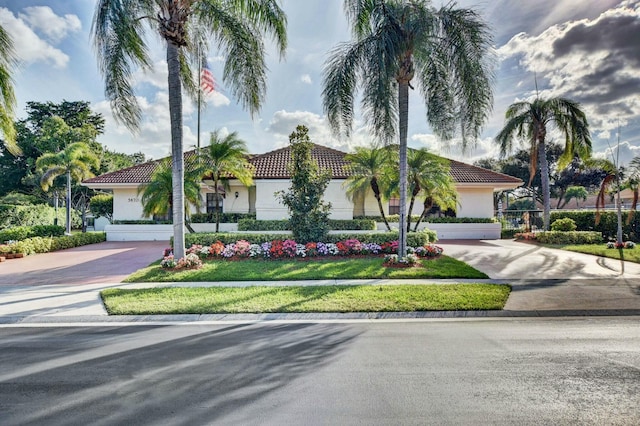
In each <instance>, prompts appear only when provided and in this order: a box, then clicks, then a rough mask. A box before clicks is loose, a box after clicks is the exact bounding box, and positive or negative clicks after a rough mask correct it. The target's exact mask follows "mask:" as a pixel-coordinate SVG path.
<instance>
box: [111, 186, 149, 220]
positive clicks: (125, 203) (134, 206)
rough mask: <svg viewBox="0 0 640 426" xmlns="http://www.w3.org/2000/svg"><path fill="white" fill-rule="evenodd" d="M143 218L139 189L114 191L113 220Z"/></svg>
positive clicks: (115, 189) (118, 189)
mask: <svg viewBox="0 0 640 426" xmlns="http://www.w3.org/2000/svg"><path fill="white" fill-rule="evenodd" d="M143 217H144V216H143V215H142V203H141V202H140V196H139V195H138V189H137V188H114V189H113V220H140V219H142V218H143Z"/></svg>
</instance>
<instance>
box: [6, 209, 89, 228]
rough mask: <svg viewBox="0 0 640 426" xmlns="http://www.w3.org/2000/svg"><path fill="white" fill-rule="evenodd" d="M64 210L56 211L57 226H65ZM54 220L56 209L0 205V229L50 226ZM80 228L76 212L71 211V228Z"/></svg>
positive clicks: (79, 220) (78, 215) (80, 220)
mask: <svg viewBox="0 0 640 426" xmlns="http://www.w3.org/2000/svg"><path fill="white" fill-rule="evenodd" d="M65 215H66V213H65V209H64V208H59V209H58V216H57V217H58V224H60V225H64V224H65V220H66V219H65ZM55 218H56V209H55V208H53V207H51V206H49V205H46V204H37V205H30V206H14V205H8V204H0V229H8V228H13V227H14V226H36V225H52V224H53V223H54V219H55ZM81 226H82V219H81V218H80V214H79V213H78V212H77V211H76V210H73V209H72V210H71V227H72V228H74V229H78V228H80V227H81Z"/></svg>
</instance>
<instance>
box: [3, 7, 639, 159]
mask: <svg viewBox="0 0 640 426" xmlns="http://www.w3.org/2000/svg"><path fill="white" fill-rule="evenodd" d="M443 3H448V1H447V2H442V1H439V0H434V1H433V4H434V5H435V6H437V7H439V6H440V5H442V4H443ZM95 4H96V1H95V0H0V25H2V26H3V27H4V28H5V30H7V31H8V32H9V33H10V34H11V35H12V36H13V38H14V44H15V48H16V51H17V53H18V56H19V60H20V63H19V67H18V69H17V71H16V72H15V75H14V83H15V89H16V95H17V100H18V110H17V116H18V118H24V117H25V116H26V114H25V105H26V103H27V102H28V101H38V102H47V101H52V102H61V101H62V100H68V101H89V102H90V103H91V107H92V109H93V110H94V111H96V112H99V113H101V114H103V116H104V117H105V119H106V128H105V133H104V134H103V135H101V136H100V137H99V139H98V141H99V142H101V143H102V144H104V145H105V146H107V147H108V148H109V149H110V150H114V151H117V152H124V153H128V154H132V153H135V152H143V153H144V154H145V155H146V156H147V158H148V159H149V158H154V159H157V158H161V157H164V156H167V155H169V154H170V150H171V142H170V125H169V111H168V110H169V106H168V95H167V83H166V80H167V69H166V61H165V60H164V57H165V53H164V50H163V45H162V42H161V41H160V40H159V38H157V37H155V36H153V33H152V32H149V34H150V36H149V37H148V38H147V40H148V42H149V44H150V46H151V47H152V49H151V55H152V59H153V61H154V69H153V71H152V72H150V73H146V74H144V73H142V72H137V73H136V74H135V80H134V81H135V83H134V88H135V92H136V95H137V96H138V100H139V103H140V106H141V107H142V112H143V121H142V123H141V127H140V131H139V132H138V133H137V134H132V133H131V132H130V131H129V130H127V129H126V128H125V127H123V126H121V125H118V124H117V123H116V122H115V121H114V119H113V117H112V115H111V111H110V107H109V102H108V101H106V100H105V96H104V80H103V79H102V76H101V75H100V73H99V71H98V66H97V60H96V55H95V50H94V49H93V47H92V45H91V41H90V32H91V22H92V18H93V13H94V9H95ZM458 5H459V6H460V7H471V8H474V9H475V10H477V11H478V12H479V13H480V14H481V16H482V17H483V18H484V19H485V21H486V22H487V23H488V25H489V27H490V29H491V32H492V35H493V44H494V48H495V51H496V54H497V58H498V63H497V65H496V66H497V68H496V70H495V76H496V78H495V84H494V107H493V111H492V115H491V117H490V119H489V121H488V122H487V124H486V126H485V127H484V130H483V133H482V136H481V138H480V139H479V140H478V141H477V144H476V145H475V147H472V148H470V149H467V150H466V151H465V152H462V151H461V150H460V147H459V145H458V144H457V143H456V141H455V140H454V141H451V142H447V143H443V142H441V141H439V140H438V139H437V138H436V137H435V136H434V135H433V134H432V132H431V130H430V128H429V126H428V124H427V122H426V118H425V116H426V111H425V109H424V106H423V105H422V104H421V102H420V99H419V94H418V93H413V94H410V106H409V109H410V116H409V146H411V147H414V148H422V147H426V148H428V149H429V150H431V151H432V152H435V153H437V154H440V155H443V156H446V157H449V158H453V159H458V160H462V161H465V162H468V163H471V162H473V161H475V160H476V159H478V158H484V157H498V154H499V150H498V149H497V146H496V144H495V143H494V142H493V138H494V137H495V135H496V134H497V133H498V132H499V130H500V128H501V127H502V125H503V124H504V114H505V111H506V109H507V107H508V106H509V105H510V104H511V103H513V102H515V101H522V100H533V99H534V98H535V96H536V93H538V96H540V97H552V96H562V97H567V98H570V99H573V100H575V101H578V102H580V103H581V105H582V107H583V109H584V110H585V112H586V114H587V118H588V120H589V123H590V128H591V134H592V138H593V152H594V155H595V156H600V157H607V158H609V159H611V158H612V155H611V154H612V152H611V150H612V149H613V150H614V151H615V150H616V147H618V146H619V147H620V149H619V152H620V153H619V160H620V163H621V164H625V163H627V162H628V161H630V160H631V159H632V158H633V157H635V156H638V155H640V48H639V46H640V0H538V1H520V0H460V1H458ZM281 6H282V8H283V9H284V11H285V13H286V14H287V19H288V26H287V28H288V40H289V43H288V48H287V51H286V55H285V58H284V60H280V58H279V55H278V54H277V53H276V50H275V48H274V46H273V45H270V44H269V42H267V46H268V49H267V50H268V52H269V56H268V57H267V65H268V68H269V71H268V74H267V84H268V91H267V95H266V97H265V99H264V103H263V107H262V109H261V111H260V113H259V114H256V115H255V116H254V117H253V118H252V117H251V116H250V114H249V112H248V111H246V110H244V109H243V108H242V107H241V106H240V105H239V104H238V103H237V102H236V100H235V99H234V98H233V97H232V96H231V95H230V92H231V91H230V90H226V88H225V83H224V81H222V78H221V76H222V68H223V60H224V58H223V57H222V56H221V54H220V52H218V51H216V50H211V51H210V52H209V53H208V62H209V65H210V67H211V69H212V71H213V74H214V76H215V77H216V78H217V83H218V86H219V90H218V91H217V92H215V93H214V94H212V95H209V96H207V99H206V101H207V102H206V107H205V108H204V109H203V110H202V113H201V143H202V145H203V146H204V145H207V144H208V140H209V134H210V132H212V131H214V130H217V129H219V130H220V131H221V132H222V133H223V134H224V133H227V132H234V131H235V132H238V135H239V137H240V138H242V139H243V140H244V141H245V142H246V143H247V146H248V148H249V151H250V152H251V153H254V154H260V153H264V152H268V151H271V150H273V149H276V148H280V147H283V146H286V145H287V144H288V135H289V134H290V133H291V132H293V131H294V130H295V127H296V126H297V125H299V124H304V125H306V126H307V127H308V128H309V135H310V137H311V139H312V141H313V142H315V143H318V144H322V145H326V146H330V147H334V148H337V149H341V150H343V151H347V152H348V151H350V150H352V149H353V148H354V147H355V146H358V145H369V144H371V143H372V141H373V139H372V138H371V136H370V135H369V133H368V131H367V128H366V127H365V125H364V123H363V121H362V118H361V117H359V116H358V117H356V121H355V123H354V124H355V125H354V132H353V135H352V137H351V138H349V139H344V138H342V139H339V138H337V137H335V136H334V135H332V134H331V132H330V130H329V126H328V124H327V120H326V116H325V115H324V112H323V108H322V97H321V93H322V70H323V66H324V63H325V61H326V59H327V57H328V52H329V51H330V50H331V49H332V48H333V47H335V46H336V45H337V44H338V43H340V42H346V41H349V40H350V37H351V32H350V29H349V26H348V23H347V21H346V18H345V15H344V13H343V9H342V0H282V1H281ZM536 82H537V89H536ZM536 90H537V92H536ZM183 115H184V147H185V150H187V149H192V148H193V147H195V145H196V141H197V135H196V133H197V130H196V129H197V108H196V106H195V104H194V103H193V102H191V101H190V100H189V99H186V98H185V100H184V104H183ZM618 129H620V131H619V132H618ZM550 138H551V139H552V140H554V141H557V142H562V141H563V138H562V137H561V136H560V135H558V134H553V133H552V134H551V135H550Z"/></svg>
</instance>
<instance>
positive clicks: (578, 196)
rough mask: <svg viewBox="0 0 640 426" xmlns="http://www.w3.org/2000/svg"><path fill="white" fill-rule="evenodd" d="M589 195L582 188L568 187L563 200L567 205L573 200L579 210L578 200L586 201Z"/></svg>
mask: <svg viewBox="0 0 640 426" xmlns="http://www.w3.org/2000/svg"><path fill="white" fill-rule="evenodd" d="M588 195H589V193H588V192H587V190H586V188H585V187H584V186H570V187H569V188H567V191H566V192H565V194H564V199H565V200H566V202H567V203H568V202H569V201H571V200H572V199H574V198H575V200H576V204H577V205H578V208H580V202H579V200H582V201H586V199H587V196H588Z"/></svg>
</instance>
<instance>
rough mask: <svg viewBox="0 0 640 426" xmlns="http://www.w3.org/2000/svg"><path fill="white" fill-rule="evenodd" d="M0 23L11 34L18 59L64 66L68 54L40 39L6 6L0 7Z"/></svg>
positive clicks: (67, 60)
mask: <svg viewBox="0 0 640 426" xmlns="http://www.w3.org/2000/svg"><path fill="white" fill-rule="evenodd" d="M0 25H2V26H3V27H4V29H5V30H6V31H7V32H8V33H9V34H10V35H11V37H12V38H13V42H14V48H15V51H16V53H17V55H18V58H19V59H20V61H23V62H26V63H34V62H45V63H49V64H52V65H53V66H54V67H55V68H65V67H66V66H67V63H68V62H69V56H68V55H67V54H66V53H64V52H63V51H61V50H60V49H57V48H55V47H54V46H52V45H51V44H49V43H47V42H46V41H44V40H42V39H41V38H40V37H38V35H37V34H36V33H35V32H34V31H33V30H32V29H31V28H30V27H29V26H28V25H27V23H26V22H25V20H24V19H22V18H17V17H16V16H14V15H13V13H12V12H11V11H9V10H8V9H6V8H0Z"/></svg>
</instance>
